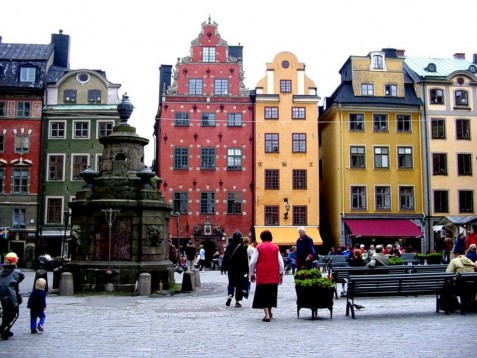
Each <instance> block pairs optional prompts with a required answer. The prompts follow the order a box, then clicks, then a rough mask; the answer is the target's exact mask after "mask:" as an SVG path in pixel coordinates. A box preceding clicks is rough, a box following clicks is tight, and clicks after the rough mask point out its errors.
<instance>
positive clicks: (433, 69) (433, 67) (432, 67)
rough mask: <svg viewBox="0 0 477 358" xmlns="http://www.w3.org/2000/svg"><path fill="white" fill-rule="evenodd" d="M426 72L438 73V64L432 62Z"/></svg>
mask: <svg viewBox="0 0 477 358" xmlns="http://www.w3.org/2000/svg"><path fill="white" fill-rule="evenodd" d="M426 70H427V72H436V71H437V67H436V64H435V63H432V62H431V63H430V64H428V65H427V68H426Z"/></svg>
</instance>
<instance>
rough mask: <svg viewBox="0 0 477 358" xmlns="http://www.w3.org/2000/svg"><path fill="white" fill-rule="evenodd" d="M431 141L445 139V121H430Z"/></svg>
mask: <svg viewBox="0 0 477 358" xmlns="http://www.w3.org/2000/svg"><path fill="white" fill-rule="evenodd" d="M431 127H432V139H446V121H445V120H444V119H432V120H431Z"/></svg>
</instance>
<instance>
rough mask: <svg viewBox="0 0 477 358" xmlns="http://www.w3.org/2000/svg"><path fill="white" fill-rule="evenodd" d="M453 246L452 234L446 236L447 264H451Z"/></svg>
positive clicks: (445, 258)
mask: <svg viewBox="0 0 477 358" xmlns="http://www.w3.org/2000/svg"><path fill="white" fill-rule="evenodd" d="M453 245H454V242H453V240H452V237H451V236H450V234H446V237H445V239H444V261H445V263H446V264H448V263H449V262H450V254H451V251H452V246H453Z"/></svg>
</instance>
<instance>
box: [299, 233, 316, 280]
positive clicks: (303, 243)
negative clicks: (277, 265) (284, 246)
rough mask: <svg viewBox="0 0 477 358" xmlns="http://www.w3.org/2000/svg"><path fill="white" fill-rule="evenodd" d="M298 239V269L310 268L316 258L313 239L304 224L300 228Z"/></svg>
mask: <svg viewBox="0 0 477 358" xmlns="http://www.w3.org/2000/svg"><path fill="white" fill-rule="evenodd" d="M298 235H299V237H298V239H297V240H296V245H295V246H296V270H297V271H299V270H309V269H311V267H312V266H313V261H315V259H316V252H315V246H314V245H313V239H312V238H311V237H309V236H308V235H307V234H306V232H305V228H304V227H303V226H301V227H299V228H298Z"/></svg>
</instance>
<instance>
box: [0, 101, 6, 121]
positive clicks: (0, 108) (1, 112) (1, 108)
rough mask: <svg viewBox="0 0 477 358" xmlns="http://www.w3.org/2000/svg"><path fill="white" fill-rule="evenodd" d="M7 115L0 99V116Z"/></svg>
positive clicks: (3, 103)
mask: <svg viewBox="0 0 477 358" xmlns="http://www.w3.org/2000/svg"><path fill="white" fill-rule="evenodd" d="M6 115H7V106H6V103H5V102H2V101H0V117H5V116H6Z"/></svg>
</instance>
